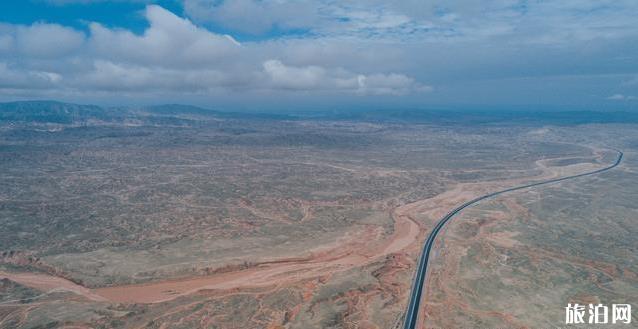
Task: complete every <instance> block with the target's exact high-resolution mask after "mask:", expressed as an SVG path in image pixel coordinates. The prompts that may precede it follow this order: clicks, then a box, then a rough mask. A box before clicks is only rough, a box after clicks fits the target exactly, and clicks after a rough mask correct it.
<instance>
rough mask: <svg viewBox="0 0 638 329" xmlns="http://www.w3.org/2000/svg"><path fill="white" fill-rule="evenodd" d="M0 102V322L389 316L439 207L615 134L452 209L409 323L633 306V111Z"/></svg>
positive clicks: (329, 324) (504, 319)
mask: <svg viewBox="0 0 638 329" xmlns="http://www.w3.org/2000/svg"><path fill="white" fill-rule="evenodd" d="M3 106H5V112H3V113H4V116H3V117H1V118H2V121H0V169H1V170H0V224H1V225H0V237H1V238H0V253H1V254H0V256H1V257H0V278H2V281H1V282H0V327H1V328H50V327H68V328H199V327H202V328H393V327H397V326H398V325H400V323H401V321H402V316H403V312H404V311H405V306H406V303H407V300H408V294H409V291H410V287H411V284H412V276H413V274H414V271H415V266H416V259H417V257H418V255H419V252H420V250H421V247H422V244H423V241H424V240H425V238H426V236H427V234H428V233H429V231H430V230H431V229H432V227H433V224H434V223H435V222H436V221H437V220H438V219H439V218H440V217H441V216H443V215H444V214H445V213H447V212H448V211H449V210H450V209H452V208H454V207H455V206H457V205H459V204H461V203H463V202H465V201H467V200H470V199H472V198H473V197H476V196H479V195H482V194H485V193H489V192H491V191H495V190H499V189H502V188H507V187H511V186H516V185H520V184H524V183H530V182H535V181H540V180H543V179H547V178H553V177H561V176H565V175H571V174H577V173H581V172H586V171H590V170H594V169H596V168H602V167H604V166H607V165H609V164H610V163H612V162H613V161H614V160H615V157H616V154H617V153H616V151H614V150H613V149H622V150H623V152H625V160H624V161H623V163H622V164H621V165H620V166H619V167H617V168H615V169H614V170H613V171H609V172H606V173H603V174H600V175H597V176H592V177H582V178H578V179H574V180H570V181H565V182H561V183H557V184H552V185H549V186H543V187H537V188H533V189H529V190H525V191H518V192H513V193H511V194H508V195H503V196H499V197H497V198H495V199H491V200H485V201H483V202H481V203H480V204H478V205H476V206H473V207H471V208H469V209H467V210H465V211H464V212H463V213H462V214H461V215H460V216H458V218H455V219H454V220H453V221H452V222H451V223H450V225H448V227H447V228H446V229H445V230H444V231H443V233H442V235H441V236H440V239H439V240H438V243H437V245H436V251H435V253H434V258H433V262H432V265H433V268H432V269H431V271H430V273H429V274H428V285H427V291H426V296H425V298H424V303H423V304H422V305H423V314H424V315H425V316H424V317H423V321H424V327H426V328H456V327H512V328H522V327H529V328H535V327H559V326H562V325H563V324H564V322H563V316H564V313H563V312H564V307H565V306H566V304H567V303H568V302H573V301H578V302H581V303H590V302H596V303H597V302H602V303H606V304H611V303H630V304H633V305H638V289H637V288H636V287H637V286H638V256H637V255H638V250H637V249H638V243H637V242H636V239H635V236H636V233H638V228H637V227H636V218H638V204H637V203H636V202H635V201H637V200H636V195H637V194H638V191H636V186H638V184H636V183H637V182H638V180H637V177H638V176H637V175H638V162H637V161H636V160H635V159H636V158H638V129H637V128H638V126H637V125H635V124H620V123H607V124H594V123H586V122H585V123H581V124H572V123H569V124H561V123H560V122H558V123H556V122H543V121H542V120H540V121H538V122H534V123H530V124H521V123H516V122H514V123H513V122H504V121H493V122H492V121H490V120H488V119H486V120H485V121H486V122H481V123H476V122H464V121H463V120H459V121H458V122H438V121H436V122H429V121H428V120H379V119H369V118H368V119H366V118H354V119H353V118H299V117H287V116H261V115H244V116H240V115H236V116H232V115H225V114H223V113H216V112H210V113H209V112H207V111H205V110H201V109H196V108H183V107H179V106H174V107H171V106H164V107H155V108H140V109H100V108H95V107H89V106H76V105H70V104H60V103H33V104H31V103H27V104H17V105H16V104H11V105H3ZM7 113H9V114H7ZM12 113H13V114H12ZM16 113H17V114H16ZM24 113H31V114H30V115H29V116H24V115H23V114H24ZM18 114H20V115H18ZM411 121H414V122H411Z"/></svg>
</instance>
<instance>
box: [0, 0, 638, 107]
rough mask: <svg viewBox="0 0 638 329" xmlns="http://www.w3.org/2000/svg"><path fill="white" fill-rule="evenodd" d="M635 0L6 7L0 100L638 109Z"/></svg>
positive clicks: (226, 1) (1, 18)
mask: <svg viewBox="0 0 638 329" xmlns="http://www.w3.org/2000/svg"><path fill="white" fill-rule="evenodd" d="M636 17H638V1H635V0H616V1H610V0H561V1H550V0H500V1H496V0H486V1H478V0H452V1H436V0H403V1H380V0H365V1H364V0H342V1H334V0H294V1H293V0H165V1H144V0H129V1H126V0H115V1H105V0H8V1H2V2H0V100H2V101H9V100H20V99H57V100H63V101H73V102H83V103H98V104H104V105H127V104H133V105H135V104H154V103H165V102H170V103H175V102H179V103H189V104H196V105H203V106H207V107H211V108H228V109H245V110H255V111H259V110H273V109H275V110H276V109H282V110H291V109H299V110H303V109H313V110H318V109H328V110H332V109H346V108H437V109H445V108H453V109H463V108H468V109H469V108H472V109H477V108H480V109H491V108H494V109H512V110H516V109H528V110H529V109H538V110H555V109H569V110H578V109H589V110H596V109H601V110H613V109H621V110H638V24H637V23H638V21H637V20H636Z"/></svg>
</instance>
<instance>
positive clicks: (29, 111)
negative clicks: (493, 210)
mask: <svg viewBox="0 0 638 329" xmlns="http://www.w3.org/2000/svg"><path fill="white" fill-rule="evenodd" d="M221 119H236V120H242V119H243V120H303V119H314V120H335V121H366V122H397V123H408V122H410V123H425V124H427V123H432V124H449V125H455V124H505V123H516V124H535V125H536V124H555V125H574V124H587V123H638V113H635V112H622V111H538V112H533V111H504V110H498V111H458V110H456V111H448V110H416V109H415V110H370V111H339V112H334V111H332V112H303V113H294V114H278V113H255V112H226V111H216V110H210V109H205V108H201V107H197V106H190V105H180V104H166V105H157V106H147V107H100V106H96V105H79V104H72V103H62V102H56V101H21V102H9V103H0V122H5V123H7V122H15V123H39V124H45V123H49V124H74V125H89V124H100V123H102V124H108V123H113V124H114V123H125V122H138V123H141V124H180V125H188V124H191V123H197V122H199V121H206V120H221Z"/></svg>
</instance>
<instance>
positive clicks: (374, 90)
mask: <svg viewBox="0 0 638 329" xmlns="http://www.w3.org/2000/svg"><path fill="white" fill-rule="evenodd" d="M263 67H264V72H265V73H266V75H267V77H268V80H269V81H270V85H271V87H274V88H283V89H291V90H340V91H350V92H356V93H358V94H375V95H404V94H408V93H411V92H425V91H430V90H431V88H430V87H429V86H424V85H422V84H420V83H418V82H416V81H415V80H414V79H412V78H409V77H407V76H405V75H402V74H372V75H365V74H355V73H351V72H348V71H346V70H344V69H333V70H327V69H325V68H323V67H320V66H315V65H312V66H304V67H295V66H287V65H284V64H283V63H282V62H281V61H279V60H268V61H265V62H264V64H263Z"/></svg>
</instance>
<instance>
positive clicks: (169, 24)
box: [0, 5, 427, 95]
mask: <svg viewBox="0 0 638 329" xmlns="http://www.w3.org/2000/svg"><path fill="white" fill-rule="evenodd" d="M144 15H145V17H146V19H147V20H148V23H149V27H148V28H147V29H146V30H145V31H144V32H143V33H142V34H135V33H133V32H131V31H128V30H124V29H117V28H116V29H114V28H109V27H105V26H103V25H101V24H98V23H90V24H89V32H88V34H87V35H85V34H84V33H83V32H80V31H76V30H73V29H71V28H67V27H63V26H59V25H54V24H41V23H36V24H34V25H31V26H14V25H6V26H4V27H2V30H0V31H3V33H0V74H2V77H1V78H0V88H3V89H29V88H40V89H51V90H57V91H60V92H69V91H72V92H75V93H77V92H129V93H157V92H173V93H208V92H213V91H219V90H233V91H252V90H254V91H259V90H275V91H286V92H295V91H306V92H312V91H333V92H347V93H348V92H349V93H352V94H385V95H401V94H406V93H410V92H417V91H424V90H427V88H426V87H424V86H423V85H422V84H420V83H418V82H417V81H416V80H414V79H413V78H410V77H408V76H405V75H403V74H399V73H389V74H386V73H383V74H382V73H374V72H372V73H352V72H351V71H349V70H347V69H344V68H342V67H341V66H340V65H339V66H331V65H329V63H317V64H306V65H300V66H294V65H285V64H284V63H283V62H282V59H279V58H277V56H281V55H282V54H286V53H287V51H286V49H287V48H289V44H288V43H268V42H252V43H247V44H241V43H239V42H238V41H237V40H235V39H234V38H233V37H232V36H230V35H224V34H218V33H214V32H211V31H209V30H207V29H205V28H202V27H199V26H196V25H195V24H193V23H192V22H191V21H190V20H188V19H185V18H181V17H178V16H176V15H175V14H173V13H171V12H169V11H167V10H165V9H163V8H162V7H159V6H156V5H149V6H147V7H146V10H145V12H144ZM315 58H316V57H315ZM306 60H307V61H309V62H312V61H313V60H312V58H306Z"/></svg>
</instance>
